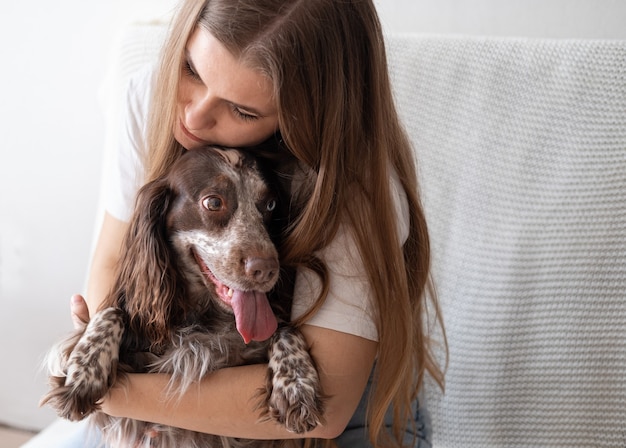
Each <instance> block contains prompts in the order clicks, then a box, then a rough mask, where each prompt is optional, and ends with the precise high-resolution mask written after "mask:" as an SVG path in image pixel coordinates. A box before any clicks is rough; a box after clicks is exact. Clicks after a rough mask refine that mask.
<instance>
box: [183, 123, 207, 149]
mask: <svg viewBox="0 0 626 448" xmlns="http://www.w3.org/2000/svg"><path fill="white" fill-rule="evenodd" d="M180 129H181V130H182V131H183V134H185V136H186V137H188V138H190V139H191V140H193V141H194V142H196V143H201V144H203V145H206V144H208V143H207V142H206V141H205V140H202V139H201V138H198V137H196V136H195V135H193V134H192V133H191V132H190V131H189V130H188V129H187V128H186V127H185V125H184V124H183V122H182V121H181V122H180Z"/></svg>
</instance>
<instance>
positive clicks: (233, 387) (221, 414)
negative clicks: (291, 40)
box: [103, 365, 335, 439]
mask: <svg viewBox="0 0 626 448" xmlns="http://www.w3.org/2000/svg"><path fill="white" fill-rule="evenodd" d="M266 369H267V365H250V366H243V367H235V368H227V369H222V370H219V371H217V372H214V373H211V374H210V375H208V376H207V377H205V378H204V379H203V380H202V381H201V382H200V383H199V384H196V385H192V386H191V387H190V388H189V390H188V391H187V392H186V393H185V395H184V396H183V397H182V398H181V399H177V398H176V397H173V398H170V399H168V398H167V397H166V396H165V392H164V391H165V390H166V388H167V384H168V380H169V376H168V375H166V374H132V375H130V377H129V379H128V383H127V384H126V386H125V385H123V384H118V385H117V386H116V387H115V388H114V389H113V390H112V391H111V393H110V394H109V397H108V398H107V400H106V401H105V404H104V407H103V410H104V411H105V412H106V413H108V414H110V415H114V416H118V417H128V418H134V419H137V420H143V421H149V422H153V423H160V424H164V425H169V426H176V427H180V428H184V429H190V430H193V431H199V432H205V433H209V434H219V435H224V436H228V437H241V438H248V439H286V438H297V437H320V438H327V437H329V434H328V431H327V428H326V427H318V428H316V429H315V430H314V431H312V432H310V433H307V434H305V435H298V434H293V433H290V432H288V431H287V430H285V428H284V427H283V426H281V425H279V424H277V423H275V422H273V421H263V420H262V417H261V410H255V409H256V404H257V402H256V401H255V400H257V399H256V398H252V397H255V394H256V393H257V391H258V390H259V389H260V388H261V387H262V386H263V384H264V378H265V372H266ZM334 435H335V434H330V437H333V436H334Z"/></svg>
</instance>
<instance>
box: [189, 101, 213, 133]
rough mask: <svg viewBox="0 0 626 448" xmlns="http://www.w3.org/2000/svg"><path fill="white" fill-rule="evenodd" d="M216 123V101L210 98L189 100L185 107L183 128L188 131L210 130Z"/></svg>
mask: <svg viewBox="0 0 626 448" xmlns="http://www.w3.org/2000/svg"><path fill="white" fill-rule="evenodd" d="M215 122H216V101H215V100H214V99H213V98H212V97H210V96H204V97H201V98H194V99H191V100H190V101H189V102H188V103H187V105H186V106H185V126H187V128H188V129H189V130H190V131H200V130H205V129H210V128H212V127H213V126H214V125H215Z"/></svg>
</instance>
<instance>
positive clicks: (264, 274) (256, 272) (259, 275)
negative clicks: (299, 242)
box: [245, 257, 278, 283]
mask: <svg viewBox="0 0 626 448" xmlns="http://www.w3.org/2000/svg"><path fill="white" fill-rule="evenodd" d="M245 269H246V275H247V276H248V278H250V279H253V280H254V281H257V282H261V283H264V282H268V281H271V280H273V279H274V277H275V276H276V274H278V260H276V259H275V258H260V257H251V258H247V259H246V261H245Z"/></svg>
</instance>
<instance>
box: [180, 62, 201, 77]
mask: <svg viewBox="0 0 626 448" xmlns="http://www.w3.org/2000/svg"><path fill="white" fill-rule="evenodd" d="M183 68H184V70H185V74H186V75H187V76H189V77H190V78H193V79H195V80H197V81H201V79H200V76H199V75H198V73H196V71H195V70H194V69H193V67H192V66H191V63H190V62H189V60H185V64H184V67H183Z"/></svg>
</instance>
